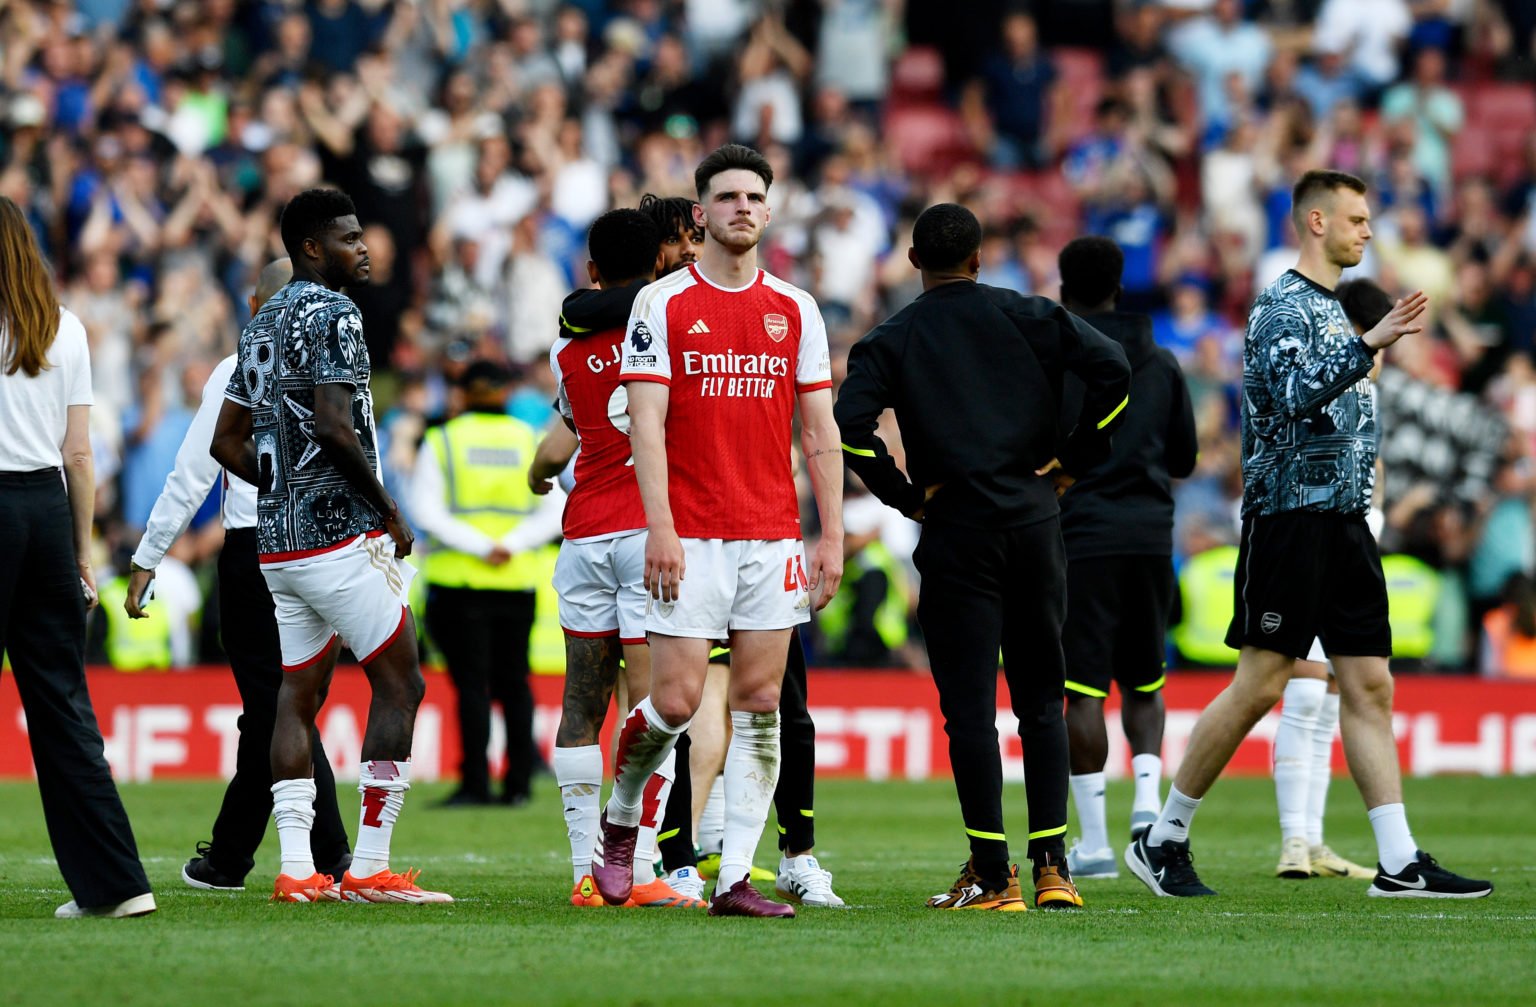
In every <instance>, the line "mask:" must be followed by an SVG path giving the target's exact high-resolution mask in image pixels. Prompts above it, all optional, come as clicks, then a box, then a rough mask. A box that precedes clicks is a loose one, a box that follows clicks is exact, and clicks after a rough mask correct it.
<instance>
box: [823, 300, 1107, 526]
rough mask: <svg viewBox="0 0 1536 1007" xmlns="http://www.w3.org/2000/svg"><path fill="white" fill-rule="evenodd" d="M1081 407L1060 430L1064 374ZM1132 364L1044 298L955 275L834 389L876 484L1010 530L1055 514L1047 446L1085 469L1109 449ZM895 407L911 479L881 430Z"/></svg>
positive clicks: (897, 502) (841, 417)
mask: <svg viewBox="0 0 1536 1007" xmlns="http://www.w3.org/2000/svg"><path fill="white" fill-rule="evenodd" d="M1068 373H1071V374H1074V375H1076V376H1077V377H1078V378H1080V379H1081V380H1082V383H1083V393H1082V399H1081V401H1082V407H1081V409H1080V410H1079V414H1078V417H1077V422H1076V423H1075V424H1074V425H1073V428H1072V430H1071V431H1070V432H1069V433H1068V434H1067V435H1066V436H1065V438H1062V437H1061V436H1060V435H1059V433H1058V416H1059V414H1060V412H1061V408H1062V394H1063V379H1064V377H1065V376H1066V375H1067V374H1068ZM1130 380H1131V369H1130V365H1129V364H1128V363H1127V362H1126V359H1125V352H1124V351H1123V350H1122V349H1121V348H1120V345H1119V344H1118V343H1116V342H1115V341H1113V340H1112V339H1109V338H1108V337H1107V336H1105V335H1103V334H1102V333H1100V332H1098V331H1097V330H1095V329H1094V328H1093V327H1092V326H1090V325H1089V324H1088V323H1086V322H1084V321H1082V320H1081V319H1079V318H1077V317H1076V316H1075V315H1073V314H1071V313H1070V312H1068V311H1067V310H1066V309H1064V308H1063V307H1062V306H1061V305H1059V304H1057V303H1056V302H1055V301H1051V300H1047V299H1046V298H1044V297H1025V296H1023V295H1020V294H1016V293H1014V292H1013V291H1011V290H1003V289H1001V288H998V287H990V286H987V285H986V284H982V283H973V282H969V281H957V282H952V283H945V284H941V285H939V286H936V287H934V288H932V289H930V290H927V291H924V292H923V293H922V294H921V295H920V296H919V297H918V298H917V299H916V300H914V301H913V302H912V303H911V304H909V305H907V306H906V307H905V308H902V309H901V310H900V311H898V312H897V313H896V314H894V315H892V316H891V317H890V318H889V319H887V320H886V321H885V322H882V323H881V324H880V325H878V326H876V327H875V328H874V329H873V330H872V331H870V333H869V334H868V335H866V336H865V337H864V338H863V339H861V340H859V342H858V343H857V344H855V345H854V347H853V349H852V351H851V352H850V353H849V357H848V376H847V378H846V379H845V380H844V381H843V385H842V388H841V389H840V390H839V392H838V399H837V406H836V417H837V424H838V429H839V430H840V432H841V435H842V441H843V452H844V458H846V459H847V461H848V464H849V465H850V466H852V468H853V470H854V471H855V472H857V473H858V475H859V477H860V478H861V479H863V480H864V483H865V485H867V486H868V487H869V490H870V492H871V493H873V494H875V496H876V497H878V498H879V499H880V500H882V501H884V502H885V503H886V504H888V505H890V506H892V507H894V508H896V509H897V510H898V511H900V512H901V513H903V514H909V515H910V514H912V513H914V512H915V511H917V510H918V508H919V507H923V493H924V487H927V486H932V485H934V484H942V487H943V488H942V489H940V490H939V491H938V492H937V493H935V494H934V496H933V498H932V499H931V500H929V501H928V504H927V506H926V507H925V508H924V511H925V514H926V520H927V521H928V522H932V523H940V522H942V523H947V524H956V525H965V526H970V527H976V528H1006V527H1017V526H1021V525H1027V524H1033V523H1035V522H1038V521H1044V520H1048V519H1050V518H1054V517H1055V516H1056V515H1057V513H1058V508H1057V503H1056V493H1055V490H1054V488H1053V484H1052V480H1051V479H1049V478H1042V477H1040V476H1037V475H1035V470H1036V469H1039V468H1042V467H1044V466H1045V465H1046V464H1047V463H1048V462H1050V460H1051V459H1052V458H1053V457H1059V458H1060V459H1061V462H1062V464H1063V467H1064V468H1065V469H1066V470H1067V471H1068V472H1069V473H1073V474H1076V473H1080V472H1086V471H1088V470H1089V469H1091V468H1092V467H1093V466H1094V465H1096V464H1098V463H1099V462H1100V461H1102V460H1103V459H1104V458H1105V457H1107V456H1108V453H1109V435H1110V433H1111V432H1112V431H1113V430H1114V429H1115V427H1116V425H1117V424H1118V423H1119V422H1120V418H1121V416H1122V414H1123V411H1124V408H1125V404H1126V395H1127V392H1128V389H1129V387H1130ZM886 408H891V409H894V410H895V412H896V419H897V422H898V423H899V424H900V426H901V438H902V444H903V446H904V447H905V449H906V456H907V471H908V472H909V473H910V475H911V479H910V480H909V479H908V478H907V477H906V476H904V475H903V474H902V473H901V471H900V470H899V469H898V468H897V467H896V464H895V462H894V461H893V460H892V459H891V457H890V455H889V453H888V452H887V451H886V446H885V443H884V442H883V441H881V440H880V438H879V437H878V436H876V435H875V423H876V421H877V420H878V419H879V417H880V413H881V412H882V411H883V410H884V409H886Z"/></svg>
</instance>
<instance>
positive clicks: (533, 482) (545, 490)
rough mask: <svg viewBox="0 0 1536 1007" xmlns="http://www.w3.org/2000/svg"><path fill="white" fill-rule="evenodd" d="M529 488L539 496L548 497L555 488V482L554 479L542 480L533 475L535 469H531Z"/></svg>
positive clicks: (529, 471) (529, 472)
mask: <svg viewBox="0 0 1536 1007" xmlns="http://www.w3.org/2000/svg"><path fill="white" fill-rule="evenodd" d="M528 488H529V489H531V490H533V492H534V493H535V494H536V495H538V496H548V495H549V492H550V491H551V490H553V489H554V488H555V481H554V480H553V479H540V478H539V477H538V476H536V475H534V474H533V469H529V470H528Z"/></svg>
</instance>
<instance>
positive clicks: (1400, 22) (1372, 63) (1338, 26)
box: [1312, 0, 1412, 93]
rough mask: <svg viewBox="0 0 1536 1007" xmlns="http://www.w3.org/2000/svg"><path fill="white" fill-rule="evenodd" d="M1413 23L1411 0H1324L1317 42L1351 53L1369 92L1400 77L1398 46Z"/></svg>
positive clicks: (1353, 67)
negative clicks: (1409, 7) (1410, 12)
mask: <svg viewBox="0 0 1536 1007" xmlns="http://www.w3.org/2000/svg"><path fill="white" fill-rule="evenodd" d="M1411 25H1412V17H1411V15H1410V14H1409V10H1408V2H1407V0H1324V2H1323V6H1322V8H1321V9H1320V10H1319V11H1318V13H1317V23H1316V25H1315V26H1314V27H1313V36H1312V37H1313V39H1314V42H1315V44H1316V45H1317V46H1318V47H1319V48H1320V49H1323V50H1325V51H1328V52H1347V53H1349V54H1350V63H1349V66H1350V69H1351V70H1352V71H1353V72H1354V73H1355V74H1356V75H1358V77H1359V78H1360V80H1361V82H1362V84H1364V86H1365V87H1366V89H1367V91H1368V92H1376V93H1379V92H1380V91H1381V89H1382V88H1384V87H1386V86H1387V85H1388V84H1390V83H1392V82H1393V81H1394V80H1396V79H1397V67H1398V55H1397V54H1398V48H1399V46H1401V44H1402V42H1403V40H1404V39H1405V38H1407V37H1408V30H1409V28H1410V27H1411Z"/></svg>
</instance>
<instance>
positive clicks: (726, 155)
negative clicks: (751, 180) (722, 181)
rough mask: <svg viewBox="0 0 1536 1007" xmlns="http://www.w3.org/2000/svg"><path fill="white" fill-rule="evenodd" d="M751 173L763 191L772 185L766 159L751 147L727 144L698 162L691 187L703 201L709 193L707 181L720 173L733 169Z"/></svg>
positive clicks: (771, 172)
mask: <svg viewBox="0 0 1536 1007" xmlns="http://www.w3.org/2000/svg"><path fill="white" fill-rule="evenodd" d="M738 168H740V169H742V170H744V171H751V172H755V173H756V174H757V177H758V178H760V179H762V180H763V191H764V192H767V191H768V188H769V187H770V186H771V185H773V165H771V164H769V163H768V159H767V158H766V157H764V156H763V155H761V154H759V153H758V152H757V151H755V150H753V149H752V148H751V147H748V146H746V145H745V144H741V143H728V144H725V145H724V146H723V147H716V148H715V149H714V151H713V153H711V154H710V155H709V156H708V157H706V158H705V159H704V160H702V161H700V162H699V166H698V167H697V168H696V169H694V172H693V187H694V188H695V189H697V190H698V191H699V198H700V199H703V198H704V197H705V195H707V194H708V193H709V180H710V179H712V178H714V177H715V176H716V175H718V174H720V173H721V172H722V171H733V170H735V169H738Z"/></svg>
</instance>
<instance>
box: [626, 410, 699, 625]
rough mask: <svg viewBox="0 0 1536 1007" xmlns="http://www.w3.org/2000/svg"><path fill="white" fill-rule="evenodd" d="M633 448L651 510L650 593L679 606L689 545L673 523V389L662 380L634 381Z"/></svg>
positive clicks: (647, 519)
mask: <svg viewBox="0 0 1536 1007" xmlns="http://www.w3.org/2000/svg"><path fill="white" fill-rule="evenodd" d="M625 387H626V388H628V389H629V443H630V448H631V450H633V451H634V457H635V481H636V482H637V483H639V484H640V502H641V503H642V504H644V505H645V525H646V531H647V534H646V537H645V589H646V590H647V591H649V592H650V593H651V597H653V598H658V599H660V600H661V601H676V600H677V593H678V589H679V587H680V586H681V584H682V580H683V573H684V570H683V566H684V563H683V543H682V540H681V539H679V538H678V537H677V529H676V527H675V526H674V525H673V523H672V501H671V498H670V497H669V496H668V494H667V405H668V403H669V402H670V401H671V394H672V390H671V388H669V387H668V386H667V385H664V384H661V383H660V382H656V381H630V382H627V383H626V385H625Z"/></svg>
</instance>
